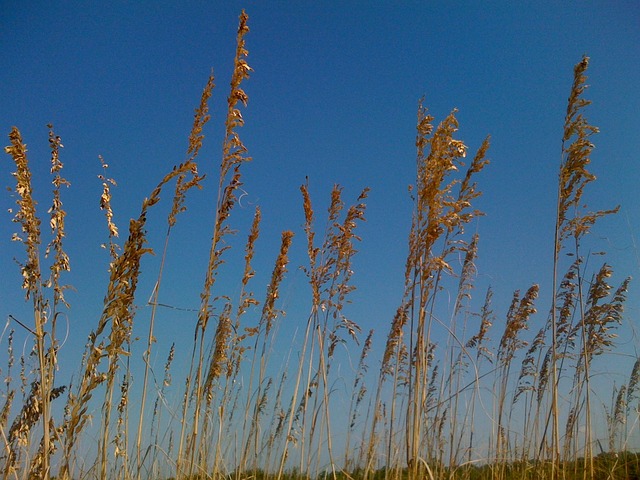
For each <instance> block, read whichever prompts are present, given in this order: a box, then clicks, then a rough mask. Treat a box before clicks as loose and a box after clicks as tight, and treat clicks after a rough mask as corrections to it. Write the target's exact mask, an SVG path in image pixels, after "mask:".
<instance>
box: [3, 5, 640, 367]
mask: <svg viewBox="0 0 640 480" xmlns="http://www.w3.org/2000/svg"><path fill="white" fill-rule="evenodd" d="M242 8H245V9H246V10H247V13H248V14H249V26H250V28H251V32H250V33H249V34H248V35H247V37H246V41H247V48H248V50H249V52H250V53H249V58H248V62H249V64H250V65H251V66H252V67H253V69H254V73H253V74H252V76H251V78H250V80H248V81H247V82H246V83H245V85H244V88H245V90H246V92H247V94H248V95H249V106H248V108H247V109H246V110H245V111H244V118H245V120H246V126H245V127H244V128H243V129H242V131H241V137H242V139H243V140H244V142H245V144H246V146H247V148H248V149H249V154H250V155H251V156H252V157H253V162H252V163H250V164H247V165H245V167H244V174H243V175H244V176H243V180H244V186H243V188H244V190H245V191H246V195H245V196H243V199H242V202H241V205H240V206H239V207H240V208H238V209H237V210H236V211H235V212H234V214H233V217H232V220H231V224H232V226H234V227H235V228H237V229H238V230H239V233H238V244H237V245H235V246H234V248H235V250H233V251H232V252H231V255H230V256H229V259H228V265H229V269H228V271H229V273H228V275H229V277H224V278H225V279H227V278H228V279H229V280H228V281H229V285H232V286H231V287H230V288H231V291H232V292H234V291H236V290H234V289H235V288H236V287H235V285H233V284H232V281H233V279H235V281H236V282H237V280H238V279H237V278H236V277H238V275H239V273H241V271H239V268H240V267H236V268H235V272H239V273H237V274H234V268H233V265H234V262H238V261H240V260H241V259H242V255H243V252H242V244H243V242H244V239H245V237H246V233H247V227H248V225H249V224H250V221H251V218H252V215H253V208H254V205H260V207H261V208H262V212H263V224H262V225H263V226H262V236H261V238H260V241H259V243H258V256H257V258H256V264H255V268H256V270H257V273H258V277H257V281H256V284H255V287H254V288H255V290H256V296H257V297H258V298H260V297H261V295H262V292H263V291H264V288H265V286H266V283H267V281H268V276H269V275H270V272H271V268H272V266H271V265H272V262H273V260H274V259H275V257H276V255H277V249H278V246H279V232H280V231H282V230H284V229H292V230H294V231H295V233H296V238H295V239H294V247H293V250H292V254H291V260H292V263H291V268H290V273H289V274H288V279H287V283H286V288H285V290H286V293H284V294H283V298H282V301H283V305H282V307H283V308H288V309H291V310H290V312H289V314H288V316H287V317H286V320H285V323H284V324H283V327H281V329H285V328H286V329H287V330H291V329H293V328H294V327H293V325H300V326H302V325H303V321H304V320H305V319H306V317H305V315H306V313H305V312H306V310H305V309H306V308H307V307H305V306H304V305H307V306H308V298H309V297H308V296H307V297H305V298H306V299H304V298H303V299H301V297H302V296H304V295H306V288H305V278H304V275H303V273H302V272H301V271H300V270H298V269H297V268H296V267H297V266H299V265H302V264H304V262H305V259H304V254H305V248H306V247H305V240H304V232H303V230H302V228H301V227H302V224H303V221H304V217H303V214H302V206H301V199H300V194H299V190H298V189H299V186H300V184H302V183H303V182H304V181H305V177H306V176H308V177H309V184H310V190H311V194H312V198H313V200H314V205H315V207H316V210H318V211H320V210H324V209H325V208H326V206H327V205H328V198H329V192H330V189H331V186H332V185H333V184H334V183H339V184H341V185H343V186H344V187H345V190H344V194H345V199H346V200H347V201H350V200H351V199H353V200H355V198H356V197H357V195H358V194H359V192H360V190H361V189H362V188H363V187H365V186H368V187H371V193H370V196H369V199H368V202H367V206H368V207H367V213H366V217H367V223H366V224H363V225H362V226H361V228H360V234H361V236H362V239H363V241H362V243H361V244H360V245H359V250H360V253H359V254H358V256H357V258H356V260H355V272H356V273H355V276H354V278H353V281H354V283H355V285H356V286H357V287H358V290H357V291H356V293H355V294H354V296H353V300H354V305H353V307H352V309H351V313H350V315H351V318H352V319H353V320H354V321H356V322H357V323H359V324H360V325H361V326H362V328H363V330H368V329H369V328H374V329H375V330H376V332H377V336H378V342H382V343H378V345H380V346H381V345H383V342H384V337H385V336H386V333H387V329H388V324H389V322H390V321H391V319H392V316H393V313H394V312H395V309H396V308H397V305H398V302H399V301H400V297H401V294H402V287H403V284H402V282H403V273H404V262H405V257H406V244H407V241H406V238H407V233H408V231H409V227H410V219H411V209H412V204H411V201H410V198H409V195H408V193H407V186H408V185H409V184H411V183H413V182H414V175H415V146H414V142H415V118H416V106H417V101H418V99H419V98H420V97H421V96H422V95H424V96H425V105H426V106H427V107H428V108H429V110H430V112H431V114H433V115H434V116H435V117H436V122H438V121H440V120H442V119H443V118H444V117H445V116H446V115H447V114H448V113H449V111H450V110H451V109H453V108H454V107H455V108H458V109H459V114H458V119H459V121H460V130H459V134H458V137H459V138H460V139H461V140H463V141H465V143H466V144H467V145H468V146H469V148H470V151H475V150H476V149H477V148H478V147H479V146H480V143H481V141H482V139H483V138H484V137H485V136H487V135H491V138H492V141H491V149H490V150H489V155H488V156H489V158H490V159H491V164H490V165H489V167H487V169H486V170H485V171H484V172H482V174H481V176H480V177H479V186H480V189H481V190H482V191H483V192H484V195H483V196H482V197H481V198H480V199H479V200H478V202H477V206H478V207H479V208H480V209H482V210H483V211H485V212H486V216H485V217H482V218H481V219H480V220H479V221H477V222H476V223H474V224H473V225H472V226H470V227H469V228H470V229H472V231H477V232H478V233H479V234H480V253H479V259H478V274H479V276H478V293H477V294H476V295H477V297H478V299H481V298H482V297H483V293H480V292H483V291H484V290H483V289H484V288H486V286H487V285H492V286H493V288H494V289H495V291H496V301H495V305H494V306H495V310H496V313H497V314H498V315H500V314H504V312H506V309H507V307H508V302H509V299H510V296H511V293H512V291H513V290H514V289H516V288H520V289H526V288H527V287H528V286H529V285H530V284H531V283H540V284H541V299H546V300H548V298H549V295H550V293H549V288H550V287H549V284H550V275H551V266H552V265H551V260H552V256H551V252H552V249H553V227H554V221H555V220H554V218H555V217H554V215H555V196H556V180H557V168H558V165H559V161H560V143H561V135H562V125H563V121H564V114H565V110H566V100H567V97H568V94H569V90H570V86H571V82H572V76H573V66H574V65H575V64H576V63H577V62H579V61H580V59H581V57H582V55H584V54H586V55H588V56H589V57H590V58H591V64H590V68H589V70H588V76H589V80H588V83H589V84H590V85H591V87H590V88H589V89H588V90H587V93H586V97H587V98H588V99H590V100H592V101H593V105H592V106H591V107H590V108H589V109H588V110H587V117H588V119H589V121H590V122H591V123H592V124H594V125H597V126H598V127H600V129H601V133H600V134H599V135H598V136H596V137H595V141H594V143H595V144H596V150H595V151H594V154H593V157H592V160H593V165H592V171H593V172H594V173H595V174H596V175H597V176H598V181H597V182H596V183H595V184H592V185H591V186H590V187H589V189H588V191H587V193H586V197H585V200H586V201H587V202H588V203H589V205H590V207H591V208H593V209H604V208H610V207H612V206H615V205H618V204H619V205H621V211H620V214H619V215H617V216H616V217H615V218H607V219H605V220H603V221H602V222H601V223H600V224H599V225H598V227H597V228H595V229H594V232H593V235H592V238H591V240H590V242H591V241H592V242H593V248H594V249H595V250H602V249H605V250H607V251H608V252H609V256H608V257H607V259H608V261H609V262H610V263H611V264H612V265H613V266H614V268H615V270H616V272H617V273H616V277H617V280H622V278H624V277H626V276H628V275H631V276H636V277H637V276H639V275H638V274H639V273H640V272H639V262H638V257H639V253H638V247H637V246H636V243H637V242H638V236H639V235H640V207H639V206H638V196H637V188H638V184H639V180H640V166H639V158H638V151H637V145H638V144H640V114H639V112H640V93H639V91H638V85H640V6H639V5H638V3H637V2H633V1H625V2H487V3H485V2H417V1H410V2H268V3H267V2H246V3H240V2H236V1H231V2H108V3H105V2H61V3H59V4H57V5H55V6H52V5H51V4H50V3H48V2H40V1H32V2H27V3H25V2H13V1H6V0H5V1H2V2H0V47H1V48H0V63H1V64H2V66H3V68H2V69H0V132H1V133H2V135H5V136H4V137H3V138H5V140H4V141H5V143H4V144H3V145H6V144H7V143H8V140H7V137H6V134H8V133H9V130H10V128H11V126H13V125H15V126H17V127H18V128H19V129H20V130H21V132H22V135H23V138H24V140H25V142H26V143H27V144H28V146H29V156H30V161H31V166H32V169H33V171H34V188H35V194H36V197H37V198H38V199H39V202H40V205H39V208H40V210H39V211H40V213H41V214H43V215H44V214H45V213H46V209H47V208H48V204H49V201H50V200H49V198H50V187H49V184H48V182H49V177H48V176H47V172H48V168H49V165H48V158H49V153H48V144H47V128H46V125H47V123H53V124H54V127H55V131H56V133H57V134H58V135H60V136H61V137H62V140H63V144H64V146H65V148H64V149H63V150H62V156H61V159H62V161H63V163H64V164H65V170H64V171H63V172H64V175H65V177H66V178H67V179H68V180H69V181H70V182H71V188H70V189H68V190H66V191H64V192H63V202H64V203H65V207H66V210H67V212H68V220H67V222H68V232H67V244H66V245H67V246H66V248H67V250H68V252H69V254H70V256H71V262H72V272H71V273H70V274H69V275H67V278H66V281H67V283H69V284H71V285H73V287H74V288H75V291H73V292H69V293H68V300H69V301H70V303H71V305H72V308H71V310H70V311H69V314H68V319H69V320H68V322H69V325H70V334H69V339H68V343H67V345H66V347H67V348H68V355H69V356H70V357H74V358H76V359H77V361H79V359H80V353H81V350H82V345H83V344H84V341H85V339H86V335H87V334H88V332H89V330H90V329H91V328H93V326H94V325H95V320H96V319H97V317H98V315H99V312H100V305H101V300H102V296H103V295H104V292H105V287H106V285H107V282H108V274H107V267H108V256H107V253H106V252H105V251H104V250H102V249H100V244H101V243H103V242H104V241H105V240H106V227H105V224H104V220H103V217H102V214H101V212H100V211H99V209H98V201H99V195H100V191H101V184H100V182H99V180H98V179H97V178H96V175H98V174H99V173H101V168H100V163H99V161H98V155H102V156H103V157H104V159H105V160H106V162H107V163H108V164H109V165H110V169H109V174H110V176H112V177H113V178H115V179H116V181H117V183H118V187H117V188H116V189H114V191H113V196H114V200H113V206H114V210H115V214H116V217H115V220H116V222H117V223H118V224H119V226H120V229H121V231H122V232H124V231H125V230H126V225H127V222H128V219H129V218H130V217H134V216H137V213H138V212H139V208H140V203H141V201H142V198H143V197H144V196H146V195H148V194H149V192H150V191H151V190H152V189H153V187H154V186H155V185H156V184H157V182H158V181H159V180H160V179H161V177H162V176H163V175H164V173H165V172H167V171H168V170H169V169H170V168H171V167H172V166H173V165H174V164H177V163H180V162H181V161H183V160H184V159H185V151H186V147H187V139H188V134H189V131H190V128H191V122H192V118H193V110H194V108H195V107H196V106H197V104H198V102H199V98H200V93H201V91H202V88H203V86H204V84H205V82H206V80H207V77H208V75H209V73H210V71H211V68H213V71H214V75H215V77H216V85H217V86H216V89H215V90H214V94H213V98H212V102H211V114H212V120H211V122H210V123H209V125H208V126H207V129H206V130H205V134H206V139H205V147H204V149H203V152H202V154H201V156H200V171H201V172H202V173H206V174H207V176H208V178H207V181H206V182H205V188H204V189H203V190H202V191H198V192H194V193H193V194H192V196H191V198H190V199H189V201H188V204H187V206H188V211H187V212H186V214H184V215H183V216H182V217H181V218H180V219H179V222H178V225H177V227H176V229H175V232H174V234H173V237H172V240H171V242H172V243H171V250H170V252H169V264H168V267H167V268H168V270H167V277H166V278H165V283H164V287H163V288H164V293H163V295H162V296H161V301H164V302H165V303H168V304H172V305H175V306H179V307H182V308H185V309H190V308H193V309H197V308H198V295H199V292H200V289H201V285H202V282H203V279H204V267H205V263H206V258H207V257H206V255H207V251H208V248H209V247H208V242H209V238H210V235H211V230H212V219H213V216H212V215H213V210H212V207H213V205H214V202H215V188H214V187H215V185H216V184H217V177H216V175H217V168H218V165H219V162H220V150H221V143H222V133H223V130H222V125H223V123H222V122H223V119H224V115H225V104H226V95H227V93H228V84H229V79H230V74H231V66H232V60H233V54H234V48H235V46H234V44H235V31H236V28H237V19H238V15H239V13H240V10H241V9H242ZM2 165H3V167H2V169H1V172H2V177H1V178H2V184H3V185H4V186H9V185H11V181H12V178H11V176H10V172H11V171H12V165H11V163H10V158H9V157H8V156H6V158H5V161H4V162H3V163H2ZM13 201H14V200H13V199H12V197H11V195H10V194H9V192H5V193H4V194H3V196H2V197H1V199H0V206H1V207H2V209H1V211H2V213H1V214H0V215H1V216H0V236H1V237H2V239H3V240H2V243H1V245H2V247H1V250H0V251H1V256H0V261H1V262H2V264H1V265H2V271H3V275H2V276H1V278H0V292H1V293H0V305H1V307H0V308H1V310H0V316H1V318H2V322H3V323H4V321H5V319H6V318H7V316H8V315H9V314H12V315H14V316H16V317H18V318H22V317H23V316H24V315H27V313H28V309H26V308H25V306H24V302H23V301H22V292H21V291H20V290H19V288H18V287H19V285H20V272H19V269H18V267H17V266H16V265H15V263H14V262H13V260H12V259H13V258H14V257H15V258H18V259H20V258H21V255H22V250H21V248H20V245H17V244H11V243H10V242H9V239H10V237H11V234H12V233H13V231H14V230H15V227H16V225H15V224H12V223H11V215H10V214H9V213H7V209H9V208H11V207H12V206H13ZM160 210H162V207H161V208H160V209H159V212H158V213H153V214H151V216H150V227H149V231H150V241H151V243H150V246H151V247H153V248H155V249H157V250H160V249H161V247H162V239H163V236H164V233H165V224H164V220H163V215H164V213H161V212H160ZM163 212H164V211H163ZM318 230H321V227H320V225H319V226H318ZM235 265H237V263H235ZM157 268H158V259H157V258H151V257H149V258H148V259H146V261H145V263H144V264H143V271H144V273H143V275H145V276H144V277H143V279H142V280H141V284H140V291H139V298H138V300H137V304H138V305H140V307H141V309H140V314H139V317H138V318H139V320H140V322H141V324H142V325H146V323H145V322H146V320H147V318H148V313H147V310H145V307H144V303H145V301H146V299H147V298H148V297H149V295H150V294H151V290H152V288H153V283H154V281H155V275H156V272H157ZM225 286H226V284H225ZM221 293H222V292H221ZM305 302H306V303H305ZM639 302H640V290H638V287H637V286H636V284H635V283H633V284H632V286H631V290H630V297H629V301H628V304H627V312H628V316H627V321H628V322H631V323H635V322H636V321H637V316H638V314H639V313H640V303H639ZM546 305H548V302H547V303H546V304H545V303H541V306H540V310H541V311H543V312H545V313H546V311H547V310H548V307H547V306H546ZM298 309H299V310H298ZM165 314H166V315H167V318H166V320H162V321H161V322H160V323H159V326H158V334H157V336H158V337H159V338H160V337H162V336H164V337H165V338H166V339H169V338H170V339H172V340H173V339H175V340H177V341H184V342H187V345H190V342H191V338H192V335H193V327H194V325H195V315H194V314H191V313H188V312H181V313H180V314H176V312H165ZM543 320H544V314H543V315H541V316H539V317H538V320H537V321H538V322H542V321H543ZM144 329H145V327H144V326H143V327H141V329H140V330H139V331H138V334H139V335H143V334H144ZM532 330H537V328H532ZM22 333H24V332H22ZM496 335H497V334H496ZM25 337H26V335H25ZM627 338H628V337H627ZM627 338H625V340H626V339H627ZM636 343H637V341H630V342H629V344H628V347H629V348H630V349H631V348H633V347H635V346H636ZM164 347H166V344H164V345H163V348H164ZM3 355H5V353H4V352H2V349H0V358H1V357H2V356H3ZM159 355H160V356H161V357H164V356H165V353H164V352H162V351H161V352H160V353H159Z"/></svg>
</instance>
